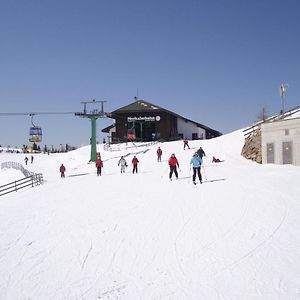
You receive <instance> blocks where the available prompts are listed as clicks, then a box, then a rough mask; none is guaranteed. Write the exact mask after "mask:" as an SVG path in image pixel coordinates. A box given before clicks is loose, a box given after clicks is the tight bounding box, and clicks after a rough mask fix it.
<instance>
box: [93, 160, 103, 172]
mask: <svg viewBox="0 0 300 300" xmlns="http://www.w3.org/2000/svg"><path fill="white" fill-rule="evenodd" d="M95 165H96V168H97V176H101V171H102V167H103V161H102V160H101V158H97V159H96V163H95Z"/></svg>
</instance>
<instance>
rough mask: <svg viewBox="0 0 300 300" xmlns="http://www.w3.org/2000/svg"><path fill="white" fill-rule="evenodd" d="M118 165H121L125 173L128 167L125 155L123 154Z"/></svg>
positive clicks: (122, 171)
mask: <svg viewBox="0 0 300 300" xmlns="http://www.w3.org/2000/svg"><path fill="white" fill-rule="evenodd" d="M118 166H121V173H125V168H127V162H126V160H125V158H124V157H123V156H121V158H120V160H119V162H118Z"/></svg>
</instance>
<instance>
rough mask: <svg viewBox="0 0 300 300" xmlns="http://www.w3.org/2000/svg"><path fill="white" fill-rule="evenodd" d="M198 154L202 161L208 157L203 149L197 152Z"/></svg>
mask: <svg viewBox="0 0 300 300" xmlns="http://www.w3.org/2000/svg"><path fill="white" fill-rule="evenodd" d="M197 153H198V156H199V157H200V158H201V159H202V157H203V156H206V155H205V152H204V150H203V149H202V147H200V148H199V149H198V150H197Z"/></svg>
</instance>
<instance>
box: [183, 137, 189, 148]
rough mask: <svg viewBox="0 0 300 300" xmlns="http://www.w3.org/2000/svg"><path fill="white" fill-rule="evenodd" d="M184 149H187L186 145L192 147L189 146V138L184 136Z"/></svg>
mask: <svg viewBox="0 0 300 300" xmlns="http://www.w3.org/2000/svg"><path fill="white" fill-rule="evenodd" d="M183 145H184V146H183V150H185V147H188V149H190V146H189V141H188V139H187V138H184V140H183Z"/></svg>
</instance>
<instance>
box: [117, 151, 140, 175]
mask: <svg viewBox="0 0 300 300" xmlns="http://www.w3.org/2000/svg"><path fill="white" fill-rule="evenodd" d="M131 163H132V166H133V169H132V173H133V174H134V173H137V172H138V163H139V160H138V159H137V157H136V156H135V155H134V156H133V159H132V160H131ZM118 166H121V173H125V168H127V167H128V165H127V161H126V160H125V158H124V156H121V158H120V160H119V162H118Z"/></svg>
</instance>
